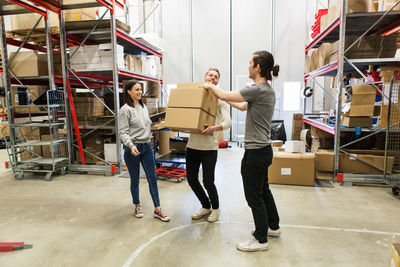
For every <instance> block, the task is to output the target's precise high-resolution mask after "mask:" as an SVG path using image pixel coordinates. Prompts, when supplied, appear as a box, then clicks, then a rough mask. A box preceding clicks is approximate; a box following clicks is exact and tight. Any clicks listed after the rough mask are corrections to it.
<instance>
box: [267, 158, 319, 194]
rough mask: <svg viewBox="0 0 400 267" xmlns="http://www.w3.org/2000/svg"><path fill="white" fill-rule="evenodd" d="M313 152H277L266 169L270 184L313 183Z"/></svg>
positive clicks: (310, 184)
mask: <svg viewBox="0 0 400 267" xmlns="http://www.w3.org/2000/svg"><path fill="white" fill-rule="evenodd" d="M314 162H315V155H314V154H300V153H287V152H277V153H275V154H274V158H273V160H272V164H271V166H270V167H269V169H268V180H269V183H270V184H291V185H308V186H313V185H314V175H315V174H314V170H315V169H314V166H315V165H314V164H315V163H314Z"/></svg>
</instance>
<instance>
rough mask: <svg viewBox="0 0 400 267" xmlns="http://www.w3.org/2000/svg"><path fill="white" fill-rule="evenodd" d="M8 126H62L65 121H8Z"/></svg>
mask: <svg viewBox="0 0 400 267" xmlns="http://www.w3.org/2000/svg"><path fill="white" fill-rule="evenodd" d="M8 125H9V126H10V127H49V126H50V127H61V126H64V125H65V123H63V122H59V123H43V122H31V123H9V124H8Z"/></svg>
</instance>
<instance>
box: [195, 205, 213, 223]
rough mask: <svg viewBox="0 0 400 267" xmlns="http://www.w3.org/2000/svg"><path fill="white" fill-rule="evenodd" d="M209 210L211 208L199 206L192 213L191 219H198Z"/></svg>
mask: <svg viewBox="0 0 400 267" xmlns="http://www.w3.org/2000/svg"><path fill="white" fill-rule="evenodd" d="M210 212H211V209H204V208H201V209H200V210H199V211H198V212H196V213H193V214H192V219H193V220H198V219H201V218H203V217H204V216H206V215H208V214H209V213H210Z"/></svg>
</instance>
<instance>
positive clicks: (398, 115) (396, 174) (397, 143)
mask: <svg viewBox="0 0 400 267" xmlns="http://www.w3.org/2000/svg"><path fill="white" fill-rule="evenodd" d="M399 85H400V74H399V75H394V76H393V77H392V79H391V81H390V87H389V88H385V89H386V90H387V89H389V99H388V105H387V106H386V107H387V128H386V143H385V168H384V169H385V173H384V182H385V183H386V184H388V185H390V186H392V192H393V194H394V195H396V196H397V195H399V193H400V108H399V106H398V104H399V89H400V87H399ZM388 157H394V163H393V171H392V172H390V173H386V165H387V164H388V163H387V162H388Z"/></svg>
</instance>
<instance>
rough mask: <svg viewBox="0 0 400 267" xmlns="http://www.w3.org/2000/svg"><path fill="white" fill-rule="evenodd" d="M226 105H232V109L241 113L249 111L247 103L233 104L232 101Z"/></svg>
mask: <svg viewBox="0 0 400 267" xmlns="http://www.w3.org/2000/svg"><path fill="white" fill-rule="evenodd" d="M226 103H228V104H229V105H231V106H232V107H234V108H236V109H238V110H240V111H246V110H247V102H241V103H239V102H231V101H226Z"/></svg>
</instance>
